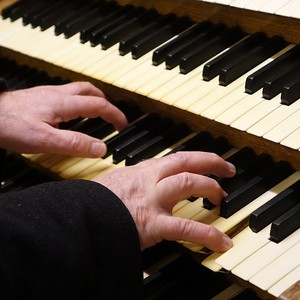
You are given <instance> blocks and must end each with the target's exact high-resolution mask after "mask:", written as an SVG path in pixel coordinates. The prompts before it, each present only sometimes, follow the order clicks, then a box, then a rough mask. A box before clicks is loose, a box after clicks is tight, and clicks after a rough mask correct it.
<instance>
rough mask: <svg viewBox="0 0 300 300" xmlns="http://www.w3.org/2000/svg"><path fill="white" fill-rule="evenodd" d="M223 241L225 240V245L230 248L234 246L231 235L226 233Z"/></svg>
mask: <svg viewBox="0 0 300 300" xmlns="http://www.w3.org/2000/svg"><path fill="white" fill-rule="evenodd" d="M223 241H224V244H225V246H226V248H227V249H230V248H231V247H232V246H233V244H232V240H231V238H230V237H229V236H227V235H224V237H223Z"/></svg>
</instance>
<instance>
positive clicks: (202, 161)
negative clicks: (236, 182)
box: [149, 151, 235, 180]
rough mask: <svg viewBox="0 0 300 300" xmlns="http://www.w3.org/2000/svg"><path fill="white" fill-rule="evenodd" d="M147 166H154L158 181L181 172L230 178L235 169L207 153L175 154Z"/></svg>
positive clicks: (219, 158) (215, 155)
mask: <svg viewBox="0 0 300 300" xmlns="http://www.w3.org/2000/svg"><path fill="white" fill-rule="evenodd" d="M149 164H150V165H151V166H153V164H155V168H156V171H157V176H158V180H160V179H162V178H165V177H168V176H171V175H174V174H178V173H181V172H190V173H196V174H206V173H212V174H215V175H217V176H220V177H231V176H233V175H234V174H235V167H234V166H233V165H232V164H231V163H228V162H226V161H225V160H224V159H223V158H221V157H220V156H218V155H217V154H214V153H208V152H198V151H191V152H188V151H187V152H177V153H174V154H171V155H168V156H165V157H162V158H160V159H159V160H153V161H150V162H149Z"/></svg>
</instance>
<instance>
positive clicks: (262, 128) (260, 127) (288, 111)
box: [247, 101, 300, 136]
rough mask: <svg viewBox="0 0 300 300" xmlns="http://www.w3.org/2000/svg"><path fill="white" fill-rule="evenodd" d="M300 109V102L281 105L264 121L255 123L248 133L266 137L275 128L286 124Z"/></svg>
mask: <svg viewBox="0 0 300 300" xmlns="http://www.w3.org/2000/svg"><path fill="white" fill-rule="evenodd" d="M299 109H300V101H296V102H294V103H293V104H291V105H289V106H287V105H280V106H279V107H278V108H277V109H275V110H274V111H272V112H271V113H269V114H268V115H267V116H265V117H264V118H263V119H261V120H260V121H258V122H257V123H255V124H254V125H253V126H251V127H250V128H249V129H248V130H247V132H248V133H251V134H254V135H257V136H264V135H265V134H267V133H268V132H269V131H271V130H272V129H273V128H274V127H276V126H277V125H278V124H280V123H281V122H284V121H285V120H286V119H288V118H289V117H290V116H291V115H292V114H294V113H295V112H297V111H298V110H299Z"/></svg>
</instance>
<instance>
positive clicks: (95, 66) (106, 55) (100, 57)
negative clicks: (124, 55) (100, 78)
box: [82, 45, 119, 77]
mask: <svg viewBox="0 0 300 300" xmlns="http://www.w3.org/2000/svg"><path fill="white" fill-rule="evenodd" d="M99 48H100V47H99ZM99 48H98V50H99ZM95 58H96V60H94V62H93V63H92V64H90V63H89V64H88V65H87V67H86V68H84V69H82V72H83V73H84V74H86V75H88V76H91V77H94V74H98V72H100V71H101V70H103V69H104V68H106V67H109V66H110V64H112V63H114V62H115V60H116V59H118V58H119V48H118V45H114V46H112V47H110V48H109V49H107V50H102V49H101V51H99V53H96V57H95Z"/></svg>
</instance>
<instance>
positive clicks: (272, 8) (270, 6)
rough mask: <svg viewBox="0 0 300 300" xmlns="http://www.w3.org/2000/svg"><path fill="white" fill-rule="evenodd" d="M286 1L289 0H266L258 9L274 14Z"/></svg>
mask: <svg viewBox="0 0 300 300" xmlns="http://www.w3.org/2000/svg"><path fill="white" fill-rule="evenodd" d="M288 2H289V0H276V1H268V3H266V4H264V5H263V6H262V7H261V8H260V11H262V12H265V13H269V14H275V13H277V11H278V10H279V9H280V8H281V7H283V6H284V5H285V4H287V3H288Z"/></svg>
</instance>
